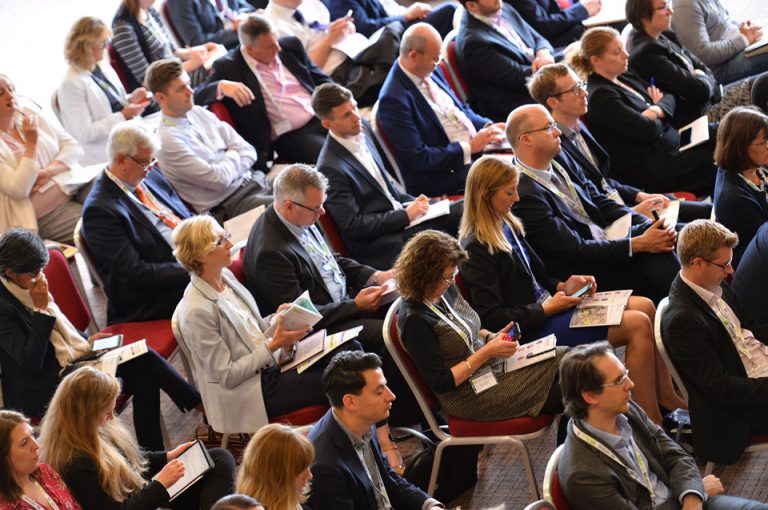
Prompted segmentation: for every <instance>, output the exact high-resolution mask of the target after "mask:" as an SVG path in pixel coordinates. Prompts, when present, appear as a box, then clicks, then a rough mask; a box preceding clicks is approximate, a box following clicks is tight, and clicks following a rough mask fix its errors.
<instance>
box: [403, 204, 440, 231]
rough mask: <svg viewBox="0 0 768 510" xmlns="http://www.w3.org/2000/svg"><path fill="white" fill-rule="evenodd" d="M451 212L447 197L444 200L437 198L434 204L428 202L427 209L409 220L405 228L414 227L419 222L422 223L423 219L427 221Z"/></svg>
mask: <svg viewBox="0 0 768 510" xmlns="http://www.w3.org/2000/svg"><path fill="white" fill-rule="evenodd" d="M450 213H451V201H450V200H448V199H447V198H446V199H444V200H438V201H437V202H435V203H434V204H429V209H428V210H427V212H426V213H424V214H422V215H421V216H419V217H418V218H416V219H415V220H413V221H411V222H410V223H409V224H408V226H407V227H405V228H411V227H415V226H416V225H418V224H419V223H424V222H425V221H429V220H432V219H435V218H439V217H440V216H445V215H446V214H450Z"/></svg>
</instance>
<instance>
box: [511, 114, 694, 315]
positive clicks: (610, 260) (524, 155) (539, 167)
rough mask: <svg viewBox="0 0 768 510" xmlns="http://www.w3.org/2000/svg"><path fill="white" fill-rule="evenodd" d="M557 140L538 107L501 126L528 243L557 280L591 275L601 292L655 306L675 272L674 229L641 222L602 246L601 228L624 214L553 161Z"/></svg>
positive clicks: (625, 211)
mask: <svg viewBox="0 0 768 510" xmlns="http://www.w3.org/2000/svg"><path fill="white" fill-rule="evenodd" d="M561 134H562V133H561V132H560V130H559V129H557V126H556V124H555V121H554V119H552V116H551V115H550V114H549V112H547V110H546V109H545V108H544V107H543V106H540V105H526V106H521V107H519V108H517V109H515V110H513V111H512V113H510V115H509V119H508V120H507V139H508V140H509V143H510V144H511V145H512V148H513V149H514V151H515V164H516V165H517V167H518V168H519V169H520V184H519V187H518V192H519V193H520V201H519V202H518V203H517V205H516V206H515V212H516V213H517V215H518V216H519V217H520V219H521V220H523V223H524V225H525V230H526V238H527V240H528V242H529V243H530V244H531V245H532V246H533V247H534V249H535V250H536V253H538V254H539V256H540V257H541V259H542V260H543V261H544V264H545V265H546V266H547V269H548V270H549V272H550V274H553V275H555V276H556V277H558V278H566V277H568V276H569V275H572V274H593V275H595V277H596V278H597V281H598V282H600V285H601V287H602V288H604V289H611V290H612V289H634V291H635V292H636V293H637V294H639V295H641V296H646V297H649V298H651V299H653V300H654V301H656V302H658V301H660V300H661V299H662V298H663V297H665V296H666V295H667V292H668V291H669V285H670V283H671V282H672V280H673V279H674V278H675V275H676V274H677V271H678V270H679V269H680V264H679V262H678V260H677V257H676V256H675V254H674V253H673V249H674V243H675V239H676V233H675V230H674V228H673V226H665V225H664V223H663V222H664V220H663V219H661V220H659V221H656V222H653V223H651V221H644V222H643V223H641V224H636V225H633V226H632V227H631V228H630V232H629V236H628V237H626V238H622V239H614V240H611V239H608V237H607V236H606V234H605V228H606V227H608V226H609V225H611V224H612V223H613V222H615V221H616V220H618V219H619V218H621V217H622V216H624V215H626V214H628V213H631V210H630V209H628V208H627V207H625V206H623V205H620V204H618V203H616V202H615V201H613V200H611V199H609V198H608V197H606V196H605V195H603V194H601V193H599V192H597V191H596V190H595V187H594V186H592V185H591V184H589V183H585V182H584V181H580V180H577V179H573V178H572V177H571V175H573V172H568V171H567V170H565V168H563V165H562V164H560V163H558V162H556V161H553V159H554V158H555V156H557V155H558V154H559V153H560V135H561Z"/></svg>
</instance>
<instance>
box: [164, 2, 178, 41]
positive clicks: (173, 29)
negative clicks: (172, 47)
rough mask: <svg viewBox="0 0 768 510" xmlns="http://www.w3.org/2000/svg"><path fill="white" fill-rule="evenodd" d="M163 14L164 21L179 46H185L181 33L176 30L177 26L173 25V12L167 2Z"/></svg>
mask: <svg viewBox="0 0 768 510" xmlns="http://www.w3.org/2000/svg"><path fill="white" fill-rule="evenodd" d="M161 12H162V13H163V21H165V24H166V25H168V28H169V29H170V30H171V33H172V34H173V37H175V38H176V42H177V43H178V44H179V46H184V40H183V39H182V38H181V35H180V34H179V31H178V30H176V26H175V25H174V24H173V19H171V10H170V9H169V8H168V2H167V1H165V2H163V8H162V10H161Z"/></svg>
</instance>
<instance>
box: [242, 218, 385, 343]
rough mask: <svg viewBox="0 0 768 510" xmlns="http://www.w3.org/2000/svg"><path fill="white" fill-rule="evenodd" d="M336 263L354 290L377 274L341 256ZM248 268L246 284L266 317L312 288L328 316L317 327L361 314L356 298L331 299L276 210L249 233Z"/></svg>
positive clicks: (245, 264)
mask: <svg viewBox="0 0 768 510" xmlns="http://www.w3.org/2000/svg"><path fill="white" fill-rule="evenodd" d="M336 261H337V262H338V264H339V267H340V268H341V270H342V271H343V272H344V274H345V275H346V277H347V285H348V286H349V287H352V288H353V289H361V288H363V287H364V286H365V285H366V283H367V282H368V279H369V278H370V277H371V275H372V274H373V273H374V271H375V270H374V269H373V268H372V267H369V266H364V265H362V264H358V263H357V262H355V261H354V260H352V259H348V258H346V257H341V256H339V255H336ZM243 269H244V271H245V286H246V287H248V290H250V291H251V294H253V297H254V299H255V300H256V303H257V304H258V305H259V309H261V310H262V311H264V313H265V314H266V313H272V312H274V311H275V310H277V307H278V306H280V305H281V304H282V303H290V302H291V301H293V300H294V299H296V298H297V297H298V296H299V295H300V294H301V293H302V292H304V291H305V290H308V291H309V297H310V298H311V299H312V303H314V304H315V306H316V307H317V310H318V311H319V312H320V313H321V314H322V316H323V319H322V320H321V321H320V322H319V323H318V324H317V326H316V328H317V329H321V328H325V327H329V326H330V325H332V324H334V323H338V322H340V321H343V320H348V319H356V318H359V316H360V311H359V310H358V308H357V306H356V305H355V301H354V299H352V298H350V297H349V296H347V299H343V300H341V301H340V302H338V303H334V302H333V301H332V299H331V295H330V293H329V292H328V289H327V288H326V286H325V282H324V281H323V277H322V276H321V275H320V272H319V271H318V270H317V268H316V267H315V264H314V263H313V262H312V259H311V258H310V256H309V254H308V253H307V251H306V250H305V249H304V247H303V246H301V243H299V241H298V239H296V237H295V236H294V235H293V234H292V233H291V232H290V231H289V230H288V229H287V228H286V226H285V225H284V224H283V222H282V220H280V218H278V217H277V213H276V212H275V209H274V206H269V208H268V209H267V210H266V211H265V212H264V214H262V215H261V216H259V219H257V220H256V223H254V225H253V228H252V229H251V233H250V234H249V235H248V245H247V246H246V248H245V257H244V259H243Z"/></svg>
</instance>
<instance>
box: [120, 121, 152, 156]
mask: <svg viewBox="0 0 768 510" xmlns="http://www.w3.org/2000/svg"><path fill="white" fill-rule="evenodd" d="M139 146H142V147H146V148H149V149H152V152H153V153H156V152H157V151H159V150H160V140H159V139H158V138H157V136H156V135H155V134H154V133H152V132H151V131H149V130H148V129H147V128H146V127H144V126H143V125H142V124H141V123H139V122H138V121H133V122H122V123H120V124H118V125H116V126H115V127H114V128H112V132H111V133H109V140H108V141H107V147H108V149H109V161H110V163H114V162H115V159H116V158H117V155H118V154H125V155H126V156H135V155H136V153H137V152H138V150H139Z"/></svg>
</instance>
